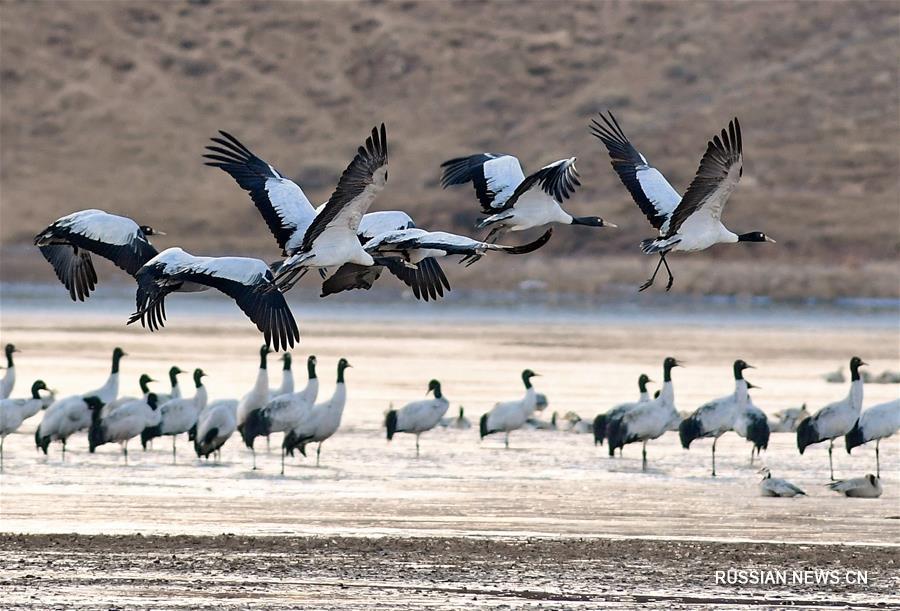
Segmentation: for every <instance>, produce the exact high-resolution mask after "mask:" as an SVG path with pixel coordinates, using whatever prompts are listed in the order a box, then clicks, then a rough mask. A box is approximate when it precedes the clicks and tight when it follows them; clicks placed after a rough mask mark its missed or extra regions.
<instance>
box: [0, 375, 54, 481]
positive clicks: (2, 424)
mask: <svg viewBox="0 0 900 611" xmlns="http://www.w3.org/2000/svg"><path fill="white" fill-rule="evenodd" d="M42 390H45V391H49V390H50V389H48V388H47V385H46V384H45V383H44V381H43V380H37V381H36V382H35V383H34V384H32V385H31V396H30V397H28V398H26V399H10V398H6V399H0V471H2V470H3V442H4V441H5V440H6V436H7V435H9V434H10V433H15V432H16V431H17V430H18V429H19V427H20V426H22V423H23V422H25V421H26V420H27V419H28V418H31V417H32V416H34V415H35V414H36V413H38V412H39V411H41V410H42V409H44V408H45V407H46V399H45V397H42V396H41V391H42Z"/></svg>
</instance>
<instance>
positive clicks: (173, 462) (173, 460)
mask: <svg viewBox="0 0 900 611" xmlns="http://www.w3.org/2000/svg"><path fill="white" fill-rule="evenodd" d="M176 437H178V435H172V464H173V465H174V464H175V438H176Z"/></svg>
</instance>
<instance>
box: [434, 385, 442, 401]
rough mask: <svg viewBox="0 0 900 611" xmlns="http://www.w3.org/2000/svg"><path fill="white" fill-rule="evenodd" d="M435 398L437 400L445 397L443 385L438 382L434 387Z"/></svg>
mask: <svg viewBox="0 0 900 611" xmlns="http://www.w3.org/2000/svg"><path fill="white" fill-rule="evenodd" d="M434 398H435V399H443V398H444V395H443V394H441V383H440V382H438V383H436V384H435V385H434Z"/></svg>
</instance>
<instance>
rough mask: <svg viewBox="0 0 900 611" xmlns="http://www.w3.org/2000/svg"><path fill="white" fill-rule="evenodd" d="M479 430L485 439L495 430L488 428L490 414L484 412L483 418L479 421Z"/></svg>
mask: <svg viewBox="0 0 900 611" xmlns="http://www.w3.org/2000/svg"><path fill="white" fill-rule="evenodd" d="M478 432H479V434H480V435H481V438H482V439H484V438H485V437H487V436H488V435H490V434H491V433H492V432H493V431H490V430H488V415H487V414H482V416H481V420H479V421H478Z"/></svg>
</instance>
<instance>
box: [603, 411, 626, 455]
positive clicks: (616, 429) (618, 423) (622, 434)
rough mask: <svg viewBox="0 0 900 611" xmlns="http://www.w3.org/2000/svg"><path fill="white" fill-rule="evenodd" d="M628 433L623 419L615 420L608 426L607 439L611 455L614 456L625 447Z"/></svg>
mask: <svg viewBox="0 0 900 611" xmlns="http://www.w3.org/2000/svg"><path fill="white" fill-rule="evenodd" d="M627 437H628V433H627V430H626V427H625V423H623V422H622V419H621V418H613V419H612V420H610V421H609V423H608V424H607V425H606V439H607V442H608V444H609V455H610V456H613V455H614V454H615V451H616V450H618V449H619V448H623V447H625V443H626V438H627Z"/></svg>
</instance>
